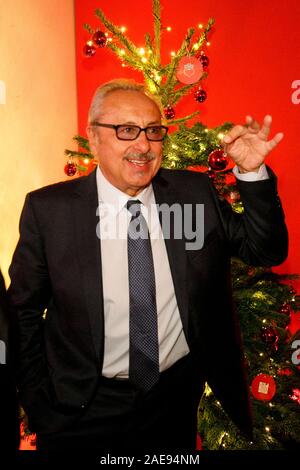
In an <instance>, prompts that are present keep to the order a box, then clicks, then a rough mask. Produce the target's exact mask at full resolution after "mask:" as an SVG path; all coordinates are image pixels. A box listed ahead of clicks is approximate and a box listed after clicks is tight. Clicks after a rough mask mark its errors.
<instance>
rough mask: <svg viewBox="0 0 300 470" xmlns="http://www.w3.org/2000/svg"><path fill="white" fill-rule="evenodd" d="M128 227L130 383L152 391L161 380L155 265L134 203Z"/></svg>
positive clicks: (145, 223) (148, 240)
mask: <svg viewBox="0 0 300 470" xmlns="http://www.w3.org/2000/svg"><path fill="white" fill-rule="evenodd" d="M127 209H128V210H129V212H130V213H131V214H132V217H131V220H130V222H129V227H128V274H129V308H130V317H129V379H130V381H131V382H132V383H133V384H134V385H136V387H138V388H139V389H141V390H143V391H145V392H146V391H148V390H150V389H151V387H153V385H154V384H155V383H156V382H157V381H158V379H159V348H158V329H157V309H156V291H155V276H154V265H153V258H152V250H151V242H150V238H149V231H148V227H147V222H146V220H145V218H144V217H143V215H142V213H141V202H140V201H137V200H135V201H134V200H130V201H128V203H127Z"/></svg>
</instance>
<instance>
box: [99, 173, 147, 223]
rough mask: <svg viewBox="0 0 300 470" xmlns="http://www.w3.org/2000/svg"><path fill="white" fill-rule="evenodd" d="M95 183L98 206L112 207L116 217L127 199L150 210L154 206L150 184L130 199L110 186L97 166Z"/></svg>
mask: <svg viewBox="0 0 300 470" xmlns="http://www.w3.org/2000/svg"><path fill="white" fill-rule="evenodd" d="M96 181H97V190H98V200H99V204H100V203H104V204H108V205H112V206H113V207H114V209H115V211H116V215H117V214H118V213H119V212H120V211H121V210H122V209H123V208H124V207H125V205H126V204H127V201H128V200H129V199H133V200H135V199H138V200H139V201H141V203H142V204H143V205H144V206H146V207H147V209H149V210H150V207H151V204H155V198H154V192H153V188H152V184H149V186H147V187H146V188H145V189H143V191H142V192H140V193H139V194H138V195H137V196H135V197H130V196H129V195H128V194H126V193H123V192H122V191H120V190H119V189H118V188H116V187H115V186H114V185H113V184H111V183H110V182H109V181H108V180H107V179H106V178H105V176H104V175H103V173H102V171H101V170H100V168H99V166H97V170H96Z"/></svg>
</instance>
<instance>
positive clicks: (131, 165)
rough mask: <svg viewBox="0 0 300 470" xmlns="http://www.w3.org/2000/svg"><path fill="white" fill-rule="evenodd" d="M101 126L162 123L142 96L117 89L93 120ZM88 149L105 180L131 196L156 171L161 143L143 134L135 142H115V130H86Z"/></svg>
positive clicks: (156, 111) (104, 102) (105, 101)
mask: <svg viewBox="0 0 300 470" xmlns="http://www.w3.org/2000/svg"><path fill="white" fill-rule="evenodd" d="M96 120H97V121H98V122H100V123H103V124H115V125H118V124H131V125H136V126H139V127H142V128H144V127H147V126H153V125H160V124H161V115H160V111H159V109H158V107H157V106H156V104H155V103H154V102H153V101H152V100H151V99H150V98H148V97H147V96H145V95H144V94H143V93H140V92H138V91H131V90H128V91H127V90H117V91H113V92H111V93H109V94H108V95H107V96H106V97H105V98H104V100H103V103H102V106H101V110H99V115H98V116H97V119H96ZM87 133H88V136H89V142H90V147H91V150H92V152H93V154H94V155H95V156H96V157H97V158H98V160H99V166H100V168H101V171H102V173H103V175H104V176H105V177H106V179H107V180H108V181H109V182H110V183H111V184H113V185H114V186H115V187H116V188H118V189H120V190H121V191H123V192H124V193H127V194H129V195H130V196H136V195H137V194H138V193H139V192H140V191H142V190H143V189H144V188H145V187H146V186H148V185H149V183H150V182H151V180H152V178H153V177H154V176H155V175H156V173H157V172H158V170H159V168H160V166H161V160H162V142H153V141H148V140H147V138H146V134H145V132H141V133H140V135H139V136H138V138H137V139H136V140H131V141H125V140H118V139H117V136H116V132H115V129H108V128H104V127H88V128H87Z"/></svg>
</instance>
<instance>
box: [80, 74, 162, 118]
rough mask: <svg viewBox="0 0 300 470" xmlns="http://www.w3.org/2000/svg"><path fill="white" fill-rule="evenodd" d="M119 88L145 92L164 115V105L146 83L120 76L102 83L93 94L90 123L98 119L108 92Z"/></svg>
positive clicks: (89, 114)
mask: <svg viewBox="0 0 300 470" xmlns="http://www.w3.org/2000/svg"><path fill="white" fill-rule="evenodd" d="M118 90H125V91H137V92H139V93H142V94H144V95H145V96H147V97H148V98H150V99H151V100H152V101H153V102H154V103H155V105H156V106H157V108H158V110H159V112H160V114H161V115H163V112H162V105H161V102H160V100H159V98H158V97H157V96H154V95H153V94H152V93H150V92H149V91H148V90H147V88H146V87H145V85H143V84H142V83H137V82H135V81H134V80H130V79H125V78H118V79H115V80H111V81H109V82H106V83H104V84H103V85H101V86H100V87H99V88H97V90H96V92H95V94H94V96H93V99H92V102H91V105H90V109H89V113H88V121H89V123H91V122H92V121H95V120H96V119H97V116H98V115H99V112H101V106H102V104H103V101H104V99H105V97H106V96H107V95H108V94H110V93H112V92H114V91H118Z"/></svg>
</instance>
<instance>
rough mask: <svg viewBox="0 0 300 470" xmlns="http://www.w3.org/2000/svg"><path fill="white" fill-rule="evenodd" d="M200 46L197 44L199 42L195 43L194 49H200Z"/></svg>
mask: <svg viewBox="0 0 300 470" xmlns="http://www.w3.org/2000/svg"><path fill="white" fill-rule="evenodd" d="M199 47H200V46H199V44H197V43H196V44H194V45H193V49H194V51H198V49H199Z"/></svg>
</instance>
